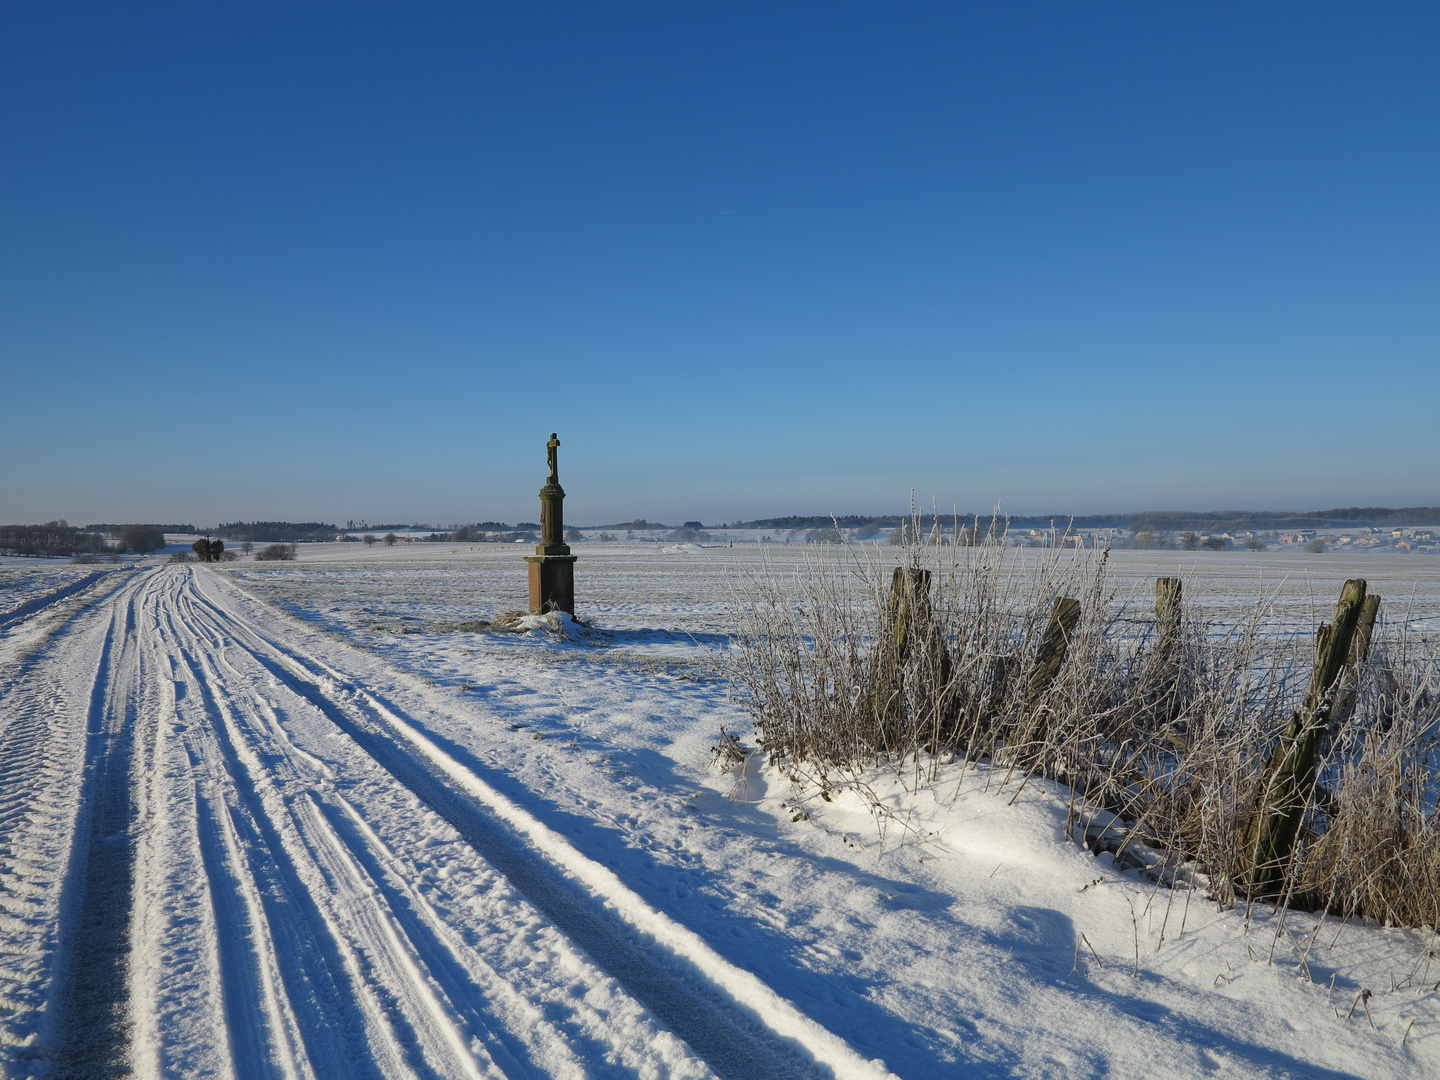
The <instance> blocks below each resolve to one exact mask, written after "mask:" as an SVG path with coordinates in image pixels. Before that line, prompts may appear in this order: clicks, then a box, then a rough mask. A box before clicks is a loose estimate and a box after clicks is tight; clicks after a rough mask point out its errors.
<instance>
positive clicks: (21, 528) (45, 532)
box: [0, 519, 109, 557]
mask: <svg viewBox="0 0 1440 1080" xmlns="http://www.w3.org/2000/svg"><path fill="white" fill-rule="evenodd" d="M108 550H109V546H108V545H107V544H106V543H105V538H104V537H102V536H100V535H99V534H98V533H91V532H85V531H84V530H82V529H80V528H78V527H76V526H74V525H71V524H69V523H68V522H66V521H65V520H64V519H61V520H59V521H47V522H46V523H45V524H44V525H0V551H3V552H4V553H5V554H7V555H31V556H49V557H55V556H59V555H78V554H79V553H81V552H96V551H108Z"/></svg>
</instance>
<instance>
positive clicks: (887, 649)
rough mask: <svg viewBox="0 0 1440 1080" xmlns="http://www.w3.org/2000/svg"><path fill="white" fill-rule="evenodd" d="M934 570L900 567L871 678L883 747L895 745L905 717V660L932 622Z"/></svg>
mask: <svg viewBox="0 0 1440 1080" xmlns="http://www.w3.org/2000/svg"><path fill="white" fill-rule="evenodd" d="M929 614H930V571H929V570H921V569H919V568H918V567H910V566H897V567H896V568H895V572H894V574H892V575H891V577H890V596H889V597H888V599H887V601H886V605H885V617H884V621H883V622H882V623H881V631H880V633H881V640H880V641H879V642H877V653H876V657H875V663H874V667H873V669H872V671H871V675H870V709H869V711H870V714H871V716H872V717H873V718H874V720H875V723H876V726H877V734H878V736H879V741H880V743H881V745H883V746H885V747H887V748H892V749H893V748H894V746H893V743H894V739H895V735H896V734H897V731H898V727H899V723H900V720H901V718H902V717H903V714H904V696H905V661H906V660H907V659H908V658H909V656H910V649H911V647H912V646H913V645H914V644H915V642H914V640H913V639H914V637H915V635H916V634H917V633H918V632H919V631H920V628H921V627H922V626H923V625H924V624H925V623H928V621H929Z"/></svg>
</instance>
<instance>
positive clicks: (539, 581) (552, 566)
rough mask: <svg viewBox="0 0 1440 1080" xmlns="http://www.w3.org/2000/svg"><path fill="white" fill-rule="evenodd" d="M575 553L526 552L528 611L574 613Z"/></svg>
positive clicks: (533, 612)
mask: <svg viewBox="0 0 1440 1080" xmlns="http://www.w3.org/2000/svg"><path fill="white" fill-rule="evenodd" d="M577 558H578V556H576V555H526V556H525V561H526V562H527V563H529V564H530V612H531V614H534V615H543V614H545V613H546V612H547V611H565V612H569V613H570V614H571V615H574V614H575V560H576V559H577Z"/></svg>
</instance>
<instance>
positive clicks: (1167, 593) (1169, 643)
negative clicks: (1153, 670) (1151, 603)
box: [1155, 577, 1183, 654]
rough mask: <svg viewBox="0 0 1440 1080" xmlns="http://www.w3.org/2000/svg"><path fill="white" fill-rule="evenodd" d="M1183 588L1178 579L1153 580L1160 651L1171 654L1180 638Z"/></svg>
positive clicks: (1163, 578) (1162, 578)
mask: <svg viewBox="0 0 1440 1080" xmlns="http://www.w3.org/2000/svg"><path fill="white" fill-rule="evenodd" d="M1182 593H1183V586H1182V584H1181V582H1180V579H1179V578H1178V577H1161V578H1156V579H1155V620H1156V629H1157V630H1158V631H1159V634H1160V650H1161V652H1162V653H1165V654H1168V653H1170V652H1173V651H1174V649H1175V646H1176V644H1177V643H1178V641H1179V638H1180V598H1181V596H1182Z"/></svg>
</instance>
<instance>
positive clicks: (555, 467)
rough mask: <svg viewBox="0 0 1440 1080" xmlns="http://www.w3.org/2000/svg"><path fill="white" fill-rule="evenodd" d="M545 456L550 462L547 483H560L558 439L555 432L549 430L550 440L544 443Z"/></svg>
mask: <svg viewBox="0 0 1440 1080" xmlns="http://www.w3.org/2000/svg"><path fill="white" fill-rule="evenodd" d="M545 448H546V458H547V459H548V461H549V463H550V480H549V483H552V484H558V483H560V453H559V451H560V440H559V439H558V438H556V436H555V432H553V431H552V432H550V441H549V442H547V443H546V444H545Z"/></svg>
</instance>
